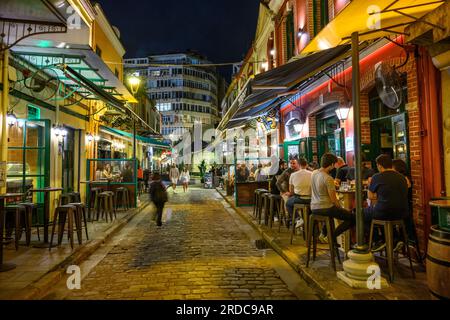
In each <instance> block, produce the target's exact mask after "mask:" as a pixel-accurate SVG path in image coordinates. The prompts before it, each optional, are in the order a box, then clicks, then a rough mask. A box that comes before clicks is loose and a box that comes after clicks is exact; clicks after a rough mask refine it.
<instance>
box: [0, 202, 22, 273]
mask: <svg viewBox="0 0 450 320" xmlns="http://www.w3.org/2000/svg"><path fill="white" fill-rule="evenodd" d="M24 195H25V194H24V193H5V194H0V272H5V271H9V270H12V269H15V268H16V265H15V264H13V263H3V233H4V231H3V229H4V228H5V207H6V206H5V200H6V199H10V198H18V197H23V196H24Z"/></svg>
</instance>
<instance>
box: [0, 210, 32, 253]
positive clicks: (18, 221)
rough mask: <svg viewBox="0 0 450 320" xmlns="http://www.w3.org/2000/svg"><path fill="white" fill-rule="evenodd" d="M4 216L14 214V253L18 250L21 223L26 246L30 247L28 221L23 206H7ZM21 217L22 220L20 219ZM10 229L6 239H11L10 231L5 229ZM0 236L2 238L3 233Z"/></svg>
mask: <svg viewBox="0 0 450 320" xmlns="http://www.w3.org/2000/svg"><path fill="white" fill-rule="evenodd" d="M5 210H6V214H11V213H13V214H14V246H15V248H16V251H17V250H19V241H20V238H22V232H23V227H22V221H23V222H24V227H25V235H26V242H27V245H30V243H31V226H30V225H29V220H28V219H27V209H26V207H25V206H22V205H20V204H14V205H9V206H7V207H6V208H5ZM22 216H23V218H22ZM8 229H10V230H11V231H9V232H7V238H8V239H12V238H11V234H12V229H11V228H8V227H7V230H8ZM0 236H2V237H3V233H2V234H0Z"/></svg>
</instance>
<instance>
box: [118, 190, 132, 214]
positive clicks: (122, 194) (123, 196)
mask: <svg viewBox="0 0 450 320" xmlns="http://www.w3.org/2000/svg"><path fill="white" fill-rule="evenodd" d="M129 195H130V192H129V191H128V188H124V187H122V188H117V189H116V192H115V203H114V206H115V208H116V209H119V206H120V207H121V208H122V209H125V210H129V209H130V196H129Z"/></svg>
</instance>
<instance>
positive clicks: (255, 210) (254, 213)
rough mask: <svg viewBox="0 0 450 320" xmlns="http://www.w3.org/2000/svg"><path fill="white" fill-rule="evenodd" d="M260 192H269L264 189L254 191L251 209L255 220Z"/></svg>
mask: <svg viewBox="0 0 450 320" xmlns="http://www.w3.org/2000/svg"><path fill="white" fill-rule="evenodd" d="M261 192H269V191H268V190H266V189H256V190H255V194H254V199H253V202H254V204H255V205H254V207H253V216H254V217H255V218H256V217H257V212H258V211H257V210H258V209H259V196H260V194H261Z"/></svg>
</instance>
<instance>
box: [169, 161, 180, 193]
mask: <svg viewBox="0 0 450 320" xmlns="http://www.w3.org/2000/svg"><path fill="white" fill-rule="evenodd" d="M179 178H180V171H179V170H178V168H177V167H176V166H175V165H174V164H172V167H171V168H170V171H169V179H170V181H171V182H172V189H173V192H175V190H176V188H177V183H178V179H179Z"/></svg>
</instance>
